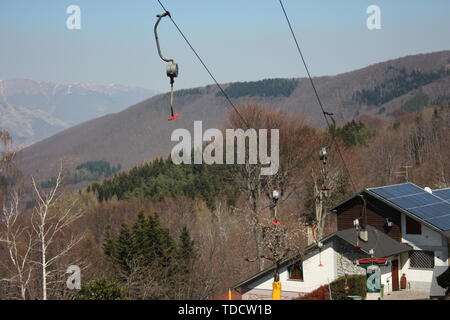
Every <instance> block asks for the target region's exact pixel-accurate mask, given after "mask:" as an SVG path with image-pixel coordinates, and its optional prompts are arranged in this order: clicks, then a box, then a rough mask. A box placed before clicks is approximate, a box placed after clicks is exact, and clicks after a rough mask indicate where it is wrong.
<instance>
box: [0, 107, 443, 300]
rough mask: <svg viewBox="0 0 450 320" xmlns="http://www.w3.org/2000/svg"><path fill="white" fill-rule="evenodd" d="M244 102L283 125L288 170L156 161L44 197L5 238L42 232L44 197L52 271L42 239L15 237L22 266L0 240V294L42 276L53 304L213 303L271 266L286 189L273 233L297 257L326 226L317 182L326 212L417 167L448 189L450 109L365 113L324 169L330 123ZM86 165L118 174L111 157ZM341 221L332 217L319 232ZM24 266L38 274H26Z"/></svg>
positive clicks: (6, 229) (342, 135)
mask: <svg viewBox="0 0 450 320" xmlns="http://www.w3.org/2000/svg"><path fill="white" fill-rule="evenodd" d="M240 108H241V112H242V115H243V117H244V118H245V119H246V120H247V121H249V123H250V125H251V126H252V127H254V128H271V126H273V125H274V124H276V127H278V128H279V129H280V170H279V172H278V173H277V174H276V175H275V176H266V177H263V176H260V174H259V172H260V171H259V169H260V168H261V165H260V164H257V165H235V166H226V165H211V166H207V165H187V166H184V165H178V166H177V165H174V164H173V163H172V162H171V161H170V160H164V159H156V160H154V161H149V162H146V163H144V164H142V165H140V166H137V167H135V168H133V169H131V170H128V171H122V172H120V173H115V175H114V176H113V177H111V178H109V179H107V180H105V181H103V182H100V183H99V182H96V183H93V184H92V185H90V186H89V187H87V188H85V189H83V190H80V191H78V192H72V193H66V194H61V195H60V196H58V197H55V198H54V199H53V198H51V197H50V198H45V197H43V198H39V197H37V198H36V203H37V204H41V205H40V206H36V207H35V208H34V210H33V211H30V210H28V211H27V210H25V211H24V212H22V213H21V214H20V219H18V220H15V222H14V224H12V225H11V224H4V223H2V224H1V225H0V234H2V235H4V236H5V235H8V234H13V233H11V232H14V230H19V231H20V230H28V229H30V230H38V232H39V228H36V229H33V228H32V226H33V225H34V226H35V227H36V223H37V221H40V220H39V219H38V217H40V215H39V214H40V213H42V212H43V211H42V210H45V207H46V206H45V204H47V205H48V206H49V207H50V208H52V209H51V210H50V211H49V212H48V214H49V216H48V217H49V219H48V220H45V221H44V223H43V226H44V228H48V230H50V232H53V231H52V230H55V231H57V232H56V233H55V236H54V237H52V238H51V241H50V240H45V241H46V242H45V244H46V246H47V247H48V248H49V252H47V253H45V255H46V256H48V257H50V258H51V257H52V256H53V257H57V258H55V260H51V261H54V262H52V263H51V264H48V265H47V266H46V268H47V269H46V270H47V272H48V276H46V277H45V278H43V277H42V267H40V266H38V265H36V264H34V263H33V261H35V260H36V259H39V258H40V257H41V256H42V255H43V254H44V253H43V252H42V250H40V249H39V248H40V247H39V246H38V245H39V244H40V243H41V242H40V241H41V240H39V239H41V238H39V237H37V238H36V237H35V235H34V233H26V232H21V233H18V234H17V235H18V236H17V238H15V239H14V241H13V242H11V243H14V244H17V247H16V248H17V250H18V253H19V255H18V259H19V261H22V262H23V266H24V267H23V268H19V269H14V268H12V266H14V261H16V260H14V259H12V258H11V255H9V253H8V252H9V251H8V250H10V249H11V248H14V247H8V246H1V247H0V258H1V261H2V263H3V264H4V265H5V266H6V267H5V268H2V269H0V277H1V278H2V279H13V280H11V282H10V283H9V286H7V287H1V289H0V297H1V298H19V299H20V298H26V299H40V298H42V295H43V289H42V288H43V286H42V283H43V281H44V279H45V281H46V282H47V289H46V294H47V295H48V297H49V298H52V299H61V298H66V299H67V298H70V299H129V298H131V299H164V298H171V299H211V298H214V297H216V296H218V295H222V294H223V293H224V292H225V291H226V289H227V288H228V287H230V286H232V285H234V284H236V283H237V282H239V281H241V280H242V279H245V278H246V277H248V276H249V275H251V274H254V273H255V272H257V271H258V270H261V269H262V268H265V267H267V266H269V265H271V264H272V263H273V261H274V260H273V254H274V252H273V251H271V250H269V249H268V248H270V247H269V246H268V243H267V242H266V241H269V240H270V239H271V238H270V234H271V233H270V230H274V229H273V228H270V226H272V222H273V219H274V217H273V202H272V200H271V197H270V194H271V192H272V191H273V190H274V189H276V190H279V191H280V194H281V197H280V200H279V202H278V204H277V208H278V218H277V219H278V220H279V222H280V223H281V225H280V227H279V229H277V230H282V233H281V234H279V236H280V237H282V238H283V241H284V242H282V243H287V244H288V245H287V246H284V245H283V246H280V247H279V248H278V249H277V250H280V251H277V255H278V254H281V255H283V254H294V253H296V252H297V253H301V252H302V249H303V248H304V247H305V245H306V238H305V234H306V228H308V227H312V228H318V223H319V221H317V216H316V214H315V211H314V210H315V209H314V208H315V198H314V197H315V196H314V188H315V186H317V185H321V184H323V183H326V185H327V186H328V188H329V189H330V191H329V193H328V196H327V198H326V199H325V202H324V203H325V205H326V207H327V208H329V207H331V206H332V205H333V204H336V203H338V202H339V201H341V200H343V199H345V198H346V197H348V196H349V195H350V194H352V193H354V192H355V191H358V190H360V189H363V188H367V187H376V186H382V185H387V184H395V183H400V182H404V181H405V179H406V176H407V175H406V174H405V173H401V174H399V172H401V170H400V169H401V166H405V165H409V166H411V167H412V168H411V169H410V170H409V172H408V177H409V180H410V181H412V182H414V183H416V184H418V185H419V186H421V187H425V186H429V187H431V188H444V187H449V186H450V167H449V166H448V163H449V162H448V161H449V159H450V139H448V137H449V136H450V131H449V130H450V106H449V105H444V106H441V107H438V108H426V109H424V110H423V111H422V112H418V113H406V112H404V113H398V114H397V115H396V118H395V121H394V122H393V123H388V122H386V121H383V120H381V119H379V118H376V117H373V116H365V117H361V118H359V119H357V120H355V121H351V122H349V123H347V124H346V125H344V126H340V127H338V128H337V130H336V131H335V135H336V136H335V139H334V144H333V147H332V149H331V150H329V153H330V155H329V160H328V163H327V175H326V176H323V174H322V173H323V171H322V169H323V163H322V161H320V160H319V153H318V151H319V150H320V148H321V147H323V146H324V145H326V144H328V143H329V142H330V139H331V136H332V135H333V132H334V130H331V131H330V130H320V129H315V128H313V127H311V126H310V125H309V124H308V123H307V122H306V121H305V119H303V118H301V117H298V116H296V115H295V114H289V113H285V112H282V111H279V110H278V111H274V110H273V109H271V108H267V107H262V106H259V105H256V104H247V105H241V106H240ZM240 121H242V120H241V119H240V117H238V116H237V114H236V113H234V112H232V111H231V112H230V113H229V114H228V120H227V122H226V127H228V128H239V127H241V126H242V123H241V122H240ZM5 141H7V139H6V140H5ZM338 147H339V148H340V151H341V153H342V155H343V158H344V161H345V164H346V166H347V168H348V171H347V170H346V169H345V166H344V162H342V160H341V159H340V157H339V156H338V152H337V148H338ZM5 156H8V154H5ZM8 157H9V156H8ZM7 159H10V160H12V159H13V157H9V158H5V161H3V162H1V163H2V165H5V164H6V163H10V162H11V161H9V162H8V161H6V160H7ZM5 168H6V167H5ZM80 168H90V170H92V169H93V168H97V169H99V168H100V169H101V168H103V169H105V170H106V171H109V170H112V169H111V167H108V165H106V166H105V164H104V163H87V164H85V165H83V166H81V167H80ZM108 168H109V169H108ZM103 169H102V170H103ZM103 171H104V170H103ZM9 172H11V175H13V174H14V170H11V171H9ZM11 181H18V180H11ZM60 181H61V180H60V177H59V176H58V177H56V178H55V184H54V185H55V186H56V187H58V186H59V187H60V188H61V184H60ZM6 185H8V182H6V184H5V186H6ZM16 186H18V185H17V184H16ZM50 187H52V186H50ZM13 189H14V185H11V186H9V187H8V188H7V189H5V188H4V190H5V194H6V195H7V196H6V198H3V200H2V201H6V202H8V201H14V199H15V197H14V194H11V192H10V191H8V190H11V191H12V190H13ZM38 190H39V188H38ZM53 190H54V189H51V190H50V193H49V191H47V194H50V195H51V194H52V192H53ZM60 190H61V191H62V189H60ZM55 192H57V190H55ZM55 194H56V193H55ZM57 194H58V195H59V194H60V192H57ZM19 196H20V195H19ZM52 199H53V200H52ZM46 201H50V202H46ZM13 203H14V202H13ZM43 204H44V205H43ZM74 204H76V205H75V206H74ZM14 208H15V207H14V206H12V207H11V210H13V211H12V212H14V210H15V209H14ZM17 208H18V210H22V209H20V206H19V207H17ZM7 212H9V211H7ZM67 212H69V213H70V214H64V213H67ZM9 216H14V215H7V217H9ZM56 217H64V218H63V219H64V220H63V224H62V225H63V226H64V227H63V228H62V229H58V228H59V227H58V225H57V224H55V223H57V221H59V220H58V219H60V218H58V219H56V220H55V218H56ZM5 221H10V220H5ZM24 228H25V229H24ZM55 228H56V229H55ZM334 228H335V225H334V222H333V219H332V215H330V216H329V218H328V219H327V220H326V223H325V228H324V230H323V232H324V233H325V234H326V233H328V232H332V231H333V230H334ZM44 230H45V229H44ZM37 235H39V233H38V234H37ZM30 239H31V240H33V241H31V242H29V240H30ZM294 244H295V245H294ZM30 246H31V247H30ZM27 248H31V249H32V251H29V252H31V253H30V256H27V255H24V254H25V253H26V252H27ZM288 249H289V250H288ZM13 257H14V256H13ZM11 259H12V260H11ZM68 265H78V266H80V268H81V270H82V275H83V282H82V289H81V291H68V290H66V289H65V281H61V279H65V277H66V268H67V266H68ZM18 273H19V274H22V275H27V276H28V275H29V277H30V279H32V281H29V282H27V281H23V280H20V279H21V278H18V277H17V274H18Z"/></svg>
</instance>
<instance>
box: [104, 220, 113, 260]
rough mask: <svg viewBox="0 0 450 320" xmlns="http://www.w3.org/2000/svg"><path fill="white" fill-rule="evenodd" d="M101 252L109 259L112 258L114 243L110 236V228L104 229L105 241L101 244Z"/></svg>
mask: <svg viewBox="0 0 450 320" xmlns="http://www.w3.org/2000/svg"><path fill="white" fill-rule="evenodd" d="M103 252H104V253H105V254H106V255H107V256H109V257H112V256H114V252H115V242H114V239H113V236H112V234H111V226H107V227H106V232H105V240H104V242H103Z"/></svg>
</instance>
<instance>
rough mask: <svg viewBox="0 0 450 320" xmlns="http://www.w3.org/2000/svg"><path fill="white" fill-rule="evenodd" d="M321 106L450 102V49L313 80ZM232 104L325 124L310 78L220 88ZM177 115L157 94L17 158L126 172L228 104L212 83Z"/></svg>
mask: <svg viewBox="0 0 450 320" xmlns="http://www.w3.org/2000/svg"><path fill="white" fill-rule="evenodd" d="M315 82H316V86H317V90H318V92H319V94H320V96H321V98H322V102H323V104H324V106H325V108H326V109H327V111H329V112H334V113H335V114H336V118H337V120H338V121H339V122H346V121H348V120H351V119H354V118H357V117H359V116H361V115H364V114H368V115H376V116H378V117H381V118H383V119H386V120H389V119H391V118H392V112H393V111H395V110H397V109H400V108H401V109H404V110H406V111H417V110H420V109H421V108H423V107H424V106H425V105H432V104H441V103H444V102H445V101H448V100H450V51H443V52H437V53H430V54H421V55H414V56H407V57H403V58H400V59H396V60H391V61H387V62H383V63H378V64H375V65H371V66H368V67H366V68H363V69H360V70H356V71H352V72H348V73H344V74H340V75H337V76H327V77H318V78H316V79H315ZM224 87H225V88H226V90H227V93H228V94H229V95H230V96H231V97H232V99H233V101H234V102H235V103H236V104H239V103H243V102H246V101H249V100H251V101H255V102H258V103H262V104H266V105H270V106H273V107H276V108H280V109H283V110H285V111H288V112H294V113H297V114H302V115H304V116H305V117H306V119H307V120H308V121H309V122H310V123H311V124H313V125H315V126H320V127H322V126H323V120H322V118H321V114H320V112H319V108H318V106H317V102H316V101H315V97H314V93H313V91H312V89H311V87H310V83H309V81H308V80H307V79H291V80H286V79H279V80H264V81H259V82H250V83H234V84H227V85H224ZM175 104H176V108H177V111H178V112H180V113H181V115H182V116H181V118H180V119H177V120H176V121H172V122H167V121H166V118H167V114H168V100H167V95H165V94H163V95H158V96H155V97H153V98H151V99H149V100H146V101H143V102H141V103H139V104H137V105H134V106H132V107H130V108H128V109H126V110H124V111H122V112H120V113H116V114H110V115H107V116H104V117H101V118H98V119H94V120H90V121H88V122H85V123H82V124H80V125H77V126H75V127H72V128H70V129H67V130H65V131H63V132H60V133H58V134H56V135H54V136H52V137H50V138H48V139H45V140H44V141H41V142H39V143H36V144H34V145H32V146H30V147H28V148H26V149H24V150H23V152H22V153H21V164H22V168H23V170H24V172H25V173H26V174H30V173H33V174H37V175H38V176H40V177H49V176H51V175H52V174H54V173H55V172H56V170H57V167H58V160H60V159H63V160H64V165H65V167H68V168H73V167H75V166H77V165H78V164H80V163H83V162H86V161H96V160H106V161H108V162H110V163H112V164H119V163H120V164H121V165H122V168H129V167H131V166H133V165H136V164H138V163H141V162H143V161H145V160H149V159H153V158H155V157H157V156H161V155H166V154H168V153H169V152H170V150H171V148H172V146H173V145H174V143H171V142H170V134H171V133H172V131H173V130H174V129H177V128H187V129H189V130H192V128H193V121H194V120H202V121H203V127H204V128H212V127H220V126H221V125H222V122H223V120H224V118H225V117H224V114H225V112H226V111H227V110H228V108H229V105H228V104H227V102H226V100H225V99H224V98H223V97H222V96H221V94H220V93H219V92H218V89H217V88H216V87H215V86H212V85H210V86H206V87H203V88H195V89H190V90H182V91H179V92H177V94H176V98H175Z"/></svg>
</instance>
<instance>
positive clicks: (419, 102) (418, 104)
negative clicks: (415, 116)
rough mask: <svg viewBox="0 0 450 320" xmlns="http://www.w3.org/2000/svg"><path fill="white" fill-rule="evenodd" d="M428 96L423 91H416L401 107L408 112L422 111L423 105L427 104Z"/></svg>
mask: <svg viewBox="0 0 450 320" xmlns="http://www.w3.org/2000/svg"><path fill="white" fill-rule="evenodd" d="M429 101H430V98H429V97H428V96H427V95H426V94H424V93H418V94H416V95H415V96H414V97H413V98H411V99H410V100H408V101H406V102H405V103H404V104H403V106H402V109H403V110H405V111H408V112H418V111H422V109H423V108H424V107H426V106H427V105H428V102H429Z"/></svg>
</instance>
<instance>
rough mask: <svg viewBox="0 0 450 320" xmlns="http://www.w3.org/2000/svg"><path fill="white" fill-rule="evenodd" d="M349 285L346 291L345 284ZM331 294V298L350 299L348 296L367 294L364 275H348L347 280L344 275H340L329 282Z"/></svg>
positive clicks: (364, 295) (363, 295)
mask: <svg viewBox="0 0 450 320" xmlns="http://www.w3.org/2000/svg"><path fill="white" fill-rule="evenodd" d="M346 285H347V286H349V290H348V291H346V290H345V289H344V288H345V286H346ZM331 294H332V297H333V300H351V299H350V298H348V296H361V297H363V298H365V297H366V295H367V284H366V276H365V275H359V274H358V275H356V274H355V275H349V276H347V281H346V279H345V277H340V278H338V279H336V280H335V281H333V282H332V283H331Z"/></svg>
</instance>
